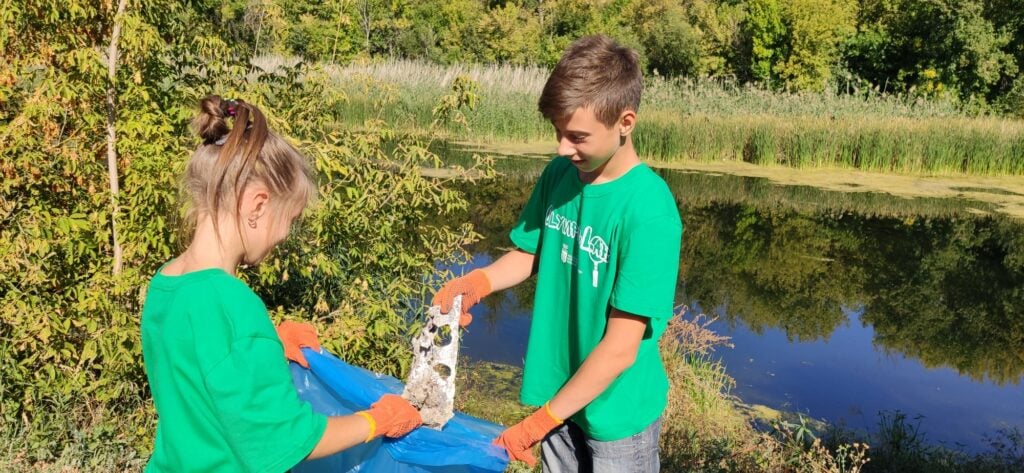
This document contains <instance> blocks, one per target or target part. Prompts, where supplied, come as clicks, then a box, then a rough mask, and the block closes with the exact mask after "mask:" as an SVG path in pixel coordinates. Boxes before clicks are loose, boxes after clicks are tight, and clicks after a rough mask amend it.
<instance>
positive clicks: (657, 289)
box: [510, 157, 683, 441]
mask: <svg viewBox="0 0 1024 473" xmlns="http://www.w3.org/2000/svg"><path fill="white" fill-rule="evenodd" d="M682 232H683V225H682V221H681V220H680V218H679V211H678V209H677V208H676V203H675V199H674V198H673V197H672V193H671V191H670V190H669V188H668V186H667V185H666V184H665V181H663V180H662V179H661V178H660V177H659V176H658V175H657V174H655V173H654V171H652V170H651V169H650V168H649V167H647V166H646V165H643V164H640V165H637V166H635V167H634V168H632V169H630V170H629V171H628V172H627V173H626V174H624V175H623V176H620V177H619V178H617V179H615V180H613V181H611V182H606V183H602V184H597V185H593V184H584V183H582V182H581V181H580V180H579V175H578V173H577V170H576V167H575V166H573V165H572V163H571V162H570V161H569V160H568V159H566V158H561V157H559V158H555V159H554V160H553V161H552V162H551V163H550V164H548V166H547V167H546V168H545V169H544V172H543V174H542V175H541V177H540V180H539V181H538V182H537V184H536V186H535V187H534V189H533V194H532V195H531V196H530V200H529V201H528V202H527V204H526V207H525V208H524V209H523V213H522V215H521V216H520V218H519V223H518V224H517V225H516V227H515V228H514V229H513V230H512V232H511V233H510V237H511V239H512V242H513V243H514V244H515V245H516V246H518V247H519V248H521V249H522V250H524V251H527V252H529V253H532V254H534V255H536V263H535V264H536V265H537V292H536V295H535V297H534V305H533V319H532V321H531V325H530V339H529V342H528V343H527V348H526V360H525V363H524V370H523V387H522V392H521V396H520V397H521V400H522V402H523V403H525V404H529V405H536V406H539V405H541V404H543V403H545V402H547V401H548V400H550V399H551V398H552V397H553V396H554V395H555V393H557V392H558V390H559V389H561V387H562V386H563V385H564V384H565V383H566V382H567V381H568V380H569V378H570V377H571V376H572V375H573V374H574V373H575V372H576V370H577V369H579V367H580V365H581V364H582V363H583V360H585V359H586V358H587V356H588V355H589V354H590V352H591V351H592V350H593V349H594V347H595V346H597V344H598V342H600V341H601V338H602V337H603V336H604V331H605V327H606V325H607V321H608V314H609V313H610V310H611V307H614V308H616V309H618V310H620V311H623V312H628V313H630V314H633V315H638V316H643V317H646V318H648V319H649V321H648V325H647V331H646V333H645V334H644V338H643V341H642V342H641V343H640V349H639V353H638V354H637V358H636V361H635V362H634V363H633V365H632V366H631V367H630V368H628V369H627V370H626V371H625V372H623V373H622V374H621V375H620V376H619V377H618V378H617V379H615V381H613V382H612V384H611V385H610V386H609V387H608V388H607V389H606V390H605V391H604V392H603V393H601V395H599V396H598V397H597V398H596V399H595V400H594V401H593V402H591V403H590V404H589V405H587V406H586V407H585V408H583V410H581V411H580V412H578V413H577V414H575V415H574V416H572V420H573V421H574V422H575V423H577V424H578V425H579V426H580V427H581V428H583V430H584V431H585V432H586V433H587V434H588V435H589V436H590V437H591V438H594V439H597V440H601V441H611V440H619V439H622V438H625V437H628V436H630V435H633V434H636V433H637V432H640V431H641V430H643V429H644V428H645V427H647V426H648V425H650V424H651V423H652V422H654V421H655V420H657V419H658V417H659V416H660V415H661V413H662V411H663V410H664V408H665V404H666V400H667V395H668V378H667V377H666V375H665V368H664V366H663V365H662V362H661V355H660V353H659V351H658V338H659V337H660V336H661V334H662V332H663V331H664V329H665V326H666V324H667V323H668V321H669V319H670V317H671V316H672V313H673V312H672V309H673V303H674V298H675V288H676V278H677V275H678V270H679V246H680V243H681V240H682Z"/></svg>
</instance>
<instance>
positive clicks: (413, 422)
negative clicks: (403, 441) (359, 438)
mask: <svg viewBox="0 0 1024 473" xmlns="http://www.w3.org/2000/svg"><path fill="white" fill-rule="evenodd" d="M356 414H358V415H361V416H363V417H366V418H367V419H366V420H368V421H370V435H369V436H368V437H366V441H367V442H369V441H370V440H373V438H374V437H376V436H377V435H384V436H387V437H401V436H403V435H405V434H407V433H409V432H411V431H412V430H413V429H415V428H416V427H419V426H420V425H422V424H423V418H422V417H420V411H418V410H416V408H415V407H413V405H412V404H409V401H406V400H405V399H404V398H403V397H402V396H399V395H397V394H385V395H383V396H381V397H380V399H379V400H377V402H375V403H373V404H372V405H371V406H370V408H369V409H368V410H365V411H360V412H357V413H356Z"/></svg>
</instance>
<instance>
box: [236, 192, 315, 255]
mask: <svg viewBox="0 0 1024 473" xmlns="http://www.w3.org/2000/svg"><path fill="white" fill-rule="evenodd" d="M290 207H298V208H290ZM302 210H303V208H302V206H288V205H284V202H283V201H282V200H281V199H276V200H275V199H274V198H272V197H271V196H270V194H269V192H267V191H266V189H261V188H259V187H257V188H256V189H254V192H252V195H250V191H249V190H248V189H247V190H246V191H245V193H243V203H242V208H241V215H240V219H239V222H238V225H239V228H240V229H241V230H242V231H241V234H242V241H243V248H244V254H243V255H242V262H243V263H245V264H250V265H253V264H257V263H259V262H260V261H263V259H264V258H266V257H267V255H268V254H270V252H271V251H272V250H273V249H274V247H276V246H277V245H279V244H281V242H283V241H284V240H285V239H286V238H288V234H289V233H290V231H291V228H292V224H293V223H294V222H295V220H296V219H297V218H299V215H302Z"/></svg>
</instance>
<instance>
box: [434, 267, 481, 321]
mask: <svg viewBox="0 0 1024 473" xmlns="http://www.w3.org/2000/svg"><path fill="white" fill-rule="evenodd" d="M490 293H491V280H490V279H487V275H486V274H484V272H483V270H480V269H474V270H472V271H470V272H469V274H467V275H465V276H462V277H461V278H455V279H452V280H451V281H448V283H447V284H445V285H444V286H443V287H441V290H440V291H437V294H434V300H433V301H432V302H431V305H439V306H441V312H442V313H446V314H447V313H448V311H450V310H452V302H453V301H454V300H455V296H458V295H460V294H461V295H462V315H460V316H459V326H460V327H465V326H467V325H469V323H470V322H472V321H473V316H472V315H470V313H469V308H470V307H473V306H474V305H476V303H477V302H480V299H483V298H484V297H485V296H486V295H488V294H490Z"/></svg>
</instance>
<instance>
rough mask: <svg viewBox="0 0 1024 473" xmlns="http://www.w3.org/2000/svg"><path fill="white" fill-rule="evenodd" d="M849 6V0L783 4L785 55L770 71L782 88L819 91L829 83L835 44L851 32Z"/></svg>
mask: <svg viewBox="0 0 1024 473" xmlns="http://www.w3.org/2000/svg"><path fill="white" fill-rule="evenodd" d="M853 8H854V4H853V2H851V1H850V0H791V1H789V2H786V3H785V5H784V6H783V8H782V12H783V21H784V23H785V25H786V33H787V43H788V44H787V46H786V48H785V49H786V56H785V58H783V60H782V61H781V62H778V63H776V64H775V65H774V66H773V70H774V72H776V73H777V74H778V75H779V78H780V79H781V80H782V84H783V85H784V86H785V88H786V89H788V90H813V91H821V90H824V88H825V86H827V85H828V84H829V80H830V79H831V73H832V67H833V66H834V65H836V64H838V63H839V45H840V44H841V43H842V42H843V41H844V40H845V39H846V38H847V37H848V36H850V35H852V34H853V32H854V23H853V20H854V9H853ZM773 27H774V25H772V26H769V27H768V29H769V31H771V28H773ZM769 44H771V43H769Z"/></svg>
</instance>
